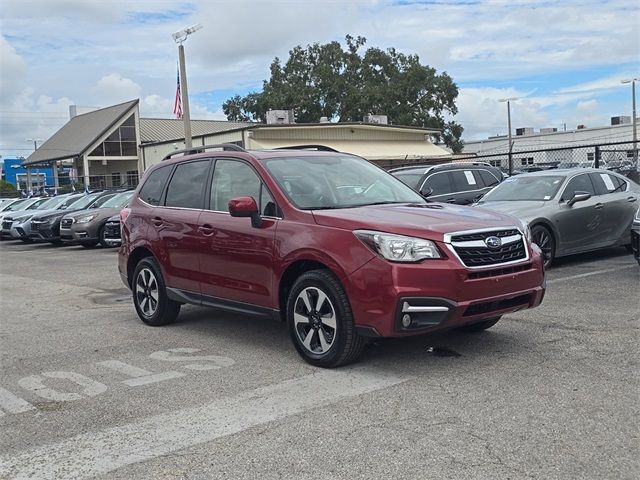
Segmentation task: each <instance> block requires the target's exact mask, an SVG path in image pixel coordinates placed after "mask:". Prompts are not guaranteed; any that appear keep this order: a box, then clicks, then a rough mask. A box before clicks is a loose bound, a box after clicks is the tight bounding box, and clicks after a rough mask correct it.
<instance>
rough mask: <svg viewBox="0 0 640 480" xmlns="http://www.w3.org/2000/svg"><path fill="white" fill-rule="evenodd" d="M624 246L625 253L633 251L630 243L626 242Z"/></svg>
mask: <svg viewBox="0 0 640 480" xmlns="http://www.w3.org/2000/svg"><path fill="white" fill-rule="evenodd" d="M624 248H625V250H626V251H627V253H633V247H632V246H631V244H630V243H627V244H626V245H624Z"/></svg>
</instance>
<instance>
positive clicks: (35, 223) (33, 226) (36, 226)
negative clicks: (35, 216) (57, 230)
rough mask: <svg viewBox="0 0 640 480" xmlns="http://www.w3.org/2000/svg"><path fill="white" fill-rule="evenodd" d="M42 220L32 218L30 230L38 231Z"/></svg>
mask: <svg viewBox="0 0 640 480" xmlns="http://www.w3.org/2000/svg"><path fill="white" fill-rule="evenodd" d="M42 223H43V222H40V221H37V220H32V221H31V230H35V231H39V230H40V227H41V226H42Z"/></svg>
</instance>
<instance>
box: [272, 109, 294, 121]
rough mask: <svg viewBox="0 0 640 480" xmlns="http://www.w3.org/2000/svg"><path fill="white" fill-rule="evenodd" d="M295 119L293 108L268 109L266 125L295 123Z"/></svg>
mask: <svg viewBox="0 0 640 480" xmlns="http://www.w3.org/2000/svg"><path fill="white" fill-rule="evenodd" d="M295 121H296V117H295V116H294V114H293V110H269V111H268V112H267V125H278V124H281V125H285V124H288V123H295Z"/></svg>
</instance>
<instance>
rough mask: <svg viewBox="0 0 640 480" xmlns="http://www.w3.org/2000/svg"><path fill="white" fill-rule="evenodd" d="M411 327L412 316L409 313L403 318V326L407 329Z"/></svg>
mask: <svg viewBox="0 0 640 480" xmlns="http://www.w3.org/2000/svg"><path fill="white" fill-rule="evenodd" d="M409 325H411V315H409V314H408V313H405V314H404V315H403V316H402V326H403V327H404V328H407V327H408V326H409Z"/></svg>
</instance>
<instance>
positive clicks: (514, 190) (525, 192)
mask: <svg viewBox="0 0 640 480" xmlns="http://www.w3.org/2000/svg"><path fill="white" fill-rule="evenodd" d="M564 179H565V177H563V176H560V175H549V176H546V175H544V176H542V175H535V176H518V177H509V178H507V179H506V180H504V181H503V182H502V183H501V184H499V185H498V186H497V187H496V188H494V189H493V190H491V191H490V192H489V193H487V194H486V195H485V196H484V197H483V198H482V200H481V201H480V202H478V203H488V202H501V201H505V200H507V201H516V200H542V201H545V200H551V199H552V198H553V197H554V196H555V195H556V193H558V190H559V189H560V186H561V185H562V182H563V181H564Z"/></svg>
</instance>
